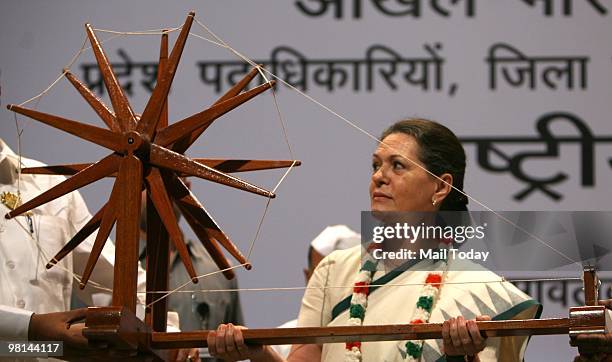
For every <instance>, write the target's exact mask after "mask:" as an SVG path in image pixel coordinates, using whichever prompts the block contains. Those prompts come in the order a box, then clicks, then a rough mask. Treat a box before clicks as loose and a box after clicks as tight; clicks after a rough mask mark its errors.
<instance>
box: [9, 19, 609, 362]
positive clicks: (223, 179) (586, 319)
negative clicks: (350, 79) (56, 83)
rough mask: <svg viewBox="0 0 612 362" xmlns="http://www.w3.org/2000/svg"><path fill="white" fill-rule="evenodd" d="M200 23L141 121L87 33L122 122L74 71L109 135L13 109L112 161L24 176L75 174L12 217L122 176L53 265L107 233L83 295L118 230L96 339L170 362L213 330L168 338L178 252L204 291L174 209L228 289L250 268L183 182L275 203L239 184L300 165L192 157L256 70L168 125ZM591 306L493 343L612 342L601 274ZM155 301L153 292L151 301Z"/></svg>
mask: <svg viewBox="0 0 612 362" xmlns="http://www.w3.org/2000/svg"><path fill="white" fill-rule="evenodd" d="M193 19H194V13H190V14H189V15H188V16H187V20H186V21H185V24H184V25H183V26H182V29H181V32H180V34H179V36H178V38H177V41H176V43H175V45H174V47H173V49H172V52H171V53H170V55H169V56H168V54H167V53H168V37H167V34H164V35H162V44H161V51H160V59H159V67H158V81H157V85H156V87H155V89H154V91H153V93H152V95H151V97H150V99H149V101H148V103H147V105H146V107H145V109H144V111H143V113H142V116H140V117H139V116H137V115H136V114H135V113H134V112H133V110H132V108H131V106H130V104H129V102H128V100H127V98H126V96H125V94H124V93H123V90H122V89H121V87H120V85H119V83H118V81H117V79H116V76H115V74H114V73H113V70H112V68H111V66H110V64H109V62H108V59H107V58H106V55H105V54H104V51H103V49H102V47H101V46H100V42H99V41H98V39H97V37H96V35H95V33H94V31H93V29H92V28H91V26H89V25H86V30H87V35H88V37H89V40H90V42H91V45H92V48H93V51H94V54H95V57H96V60H97V62H98V65H99V67H100V71H101V73H102V76H103V79H104V83H105V85H106V88H107V89H108V92H109V96H110V99H111V102H112V108H113V111H111V110H109V109H108V108H107V107H106V106H105V105H104V104H103V103H102V101H100V100H99V99H98V98H97V97H96V96H95V95H94V94H93V93H92V92H91V91H90V90H89V89H87V88H86V87H85V86H84V85H83V84H82V83H81V82H80V81H79V80H78V79H77V78H76V77H75V76H74V75H73V74H71V73H70V72H69V71H65V75H66V77H67V78H68V80H69V81H70V82H71V83H72V84H73V85H74V87H75V88H76V89H77V90H78V91H79V93H80V94H81V95H82V96H83V98H84V99H85V100H86V101H87V102H88V103H89V104H90V105H91V106H92V108H93V109H94V110H95V112H96V113H97V114H98V115H99V116H100V118H101V119H102V120H103V121H104V123H105V124H106V125H107V127H108V129H103V128H99V127H95V126H91V125H88V124H84V123H80V122H76V121H72V120H69V119H65V118H61V117H59V116H55V115H51V114H47V113H42V112H39V111H35V110H32V109H27V108H23V107H21V106H16V105H9V106H8V108H9V109H10V110H12V111H14V112H17V113H20V114H23V115H25V116H28V117H31V118H33V119H36V120H38V121H40V122H42V123H45V124H48V125H50V126H52V127H55V128H58V129H60V130H62V131H65V132H68V133H71V134H73V135H75V136H77V137H79V138H82V139H85V140H87V141H90V142H93V143H95V144H98V145H100V146H103V147H105V148H108V149H110V150H111V153H110V154H109V155H108V156H107V157H105V158H103V159H101V160H100V161H98V162H96V163H92V164H71V165H61V166H47V167H37V168H30V169H24V170H23V172H24V173H38V174H41V173H45V174H62V175H73V176H72V177H70V178H69V179H67V180H66V181H64V182H62V183H60V184H58V185H57V186H55V187H53V188H51V189H50V190H48V191H46V192H44V193H43V194H41V195H39V196H38V197H35V198H34V199H32V200H30V201H28V202H26V203H24V204H23V205H21V206H19V207H17V208H16V209H15V210H13V211H11V212H10V213H8V214H7V215H6V217H7V218H13V217H15V216H18V215H20V214H23V213H24V212H27V211H28V210H31V209H33V208H35V207H37V206H40V205H42V204H45V203H47V202H49V201H51V200H54V199H56V198H58V197H61V196H62V195H65V194H67V193H69V192H72V191H74V190H77V189H79V188H81V187H83V186H86V185H88V184H90V183H92V182H95V181H97V180H100V179H101V178H104V177H116V180H115V183H114V186H113V189H112V192H111V194H110V197H109V200H108V202H107V203H106V204H105V205H104V206H103V207H102V208H101V209H100V210H99V211H98V212H97V213H96V214H95V215H94V216H93V217H92V219H91V220H90V221H89V222H88V223H87V224H86V225H85V226H84V227H83V228H82V229H81V230H79V231H78V233H77V234H76V235H75V236H74V237H73V238H72V240H70V241H69V242H68V243H67V244H66V245H65V246H64V247H63V248H62V250H60V251H59V252H58V253H57V255H55V257H54V258H53V259H52V260H51V261H50V262H49V264H48V265H47V267H48V268H51V267H53V265H55V264H56V263H57V262H58V261H60V260H61V259H62V258H64V257H65V256H66V255H67V254H68V253H69V252H70V251H72V250H74V248H76V247H77V246H78V245H79V243H81V242H82V241H83V240H84V239H85V238H86V237H87V236H89V235H91V234H92V233H93V232H94V231H95V230H97V229H99V230H98V234H97V237H96V240H95V243H94V246H93V249H92V252H91V255H90V257H89V260H88V262H87V265H86V267H85V270H84V272H83V278H82V280H81V281H80V287H81V288H83V287H85V285H86V284H87V281H88V280H89V277H90V275H91V272H92V270H93V268H94V266H95V264H96V261H97V259H98V257H99V255H100V253H101V251H102V248H103V246H104V242H105V240H106V239H107V238H108V236H109V234H110V232H111V230H112V228H113V226H114V224H115V223H117V233H116V258H115V270H114V285H113V300H112V306H111V307H106V308H90V309H89V312H88V316H87V320H86V326H87V328H86V329H85V331H84V334H85V336H86V337H87V338H88V339H89V340H90V341H103V342H104V343H106V344H108V345H109V347H110V348H112V349H115V350H117V349H119V350H128V351H135V350H139V351H142V352H147V353H154V354H155V355H156V356H157V357H159V358H162V359H163V358H166V356H165V354H164V352H163V351H160V349H169V348H182V347H196V346H205V345H206V336H207V331H195V332H183V333H167V332H165V330H166V324H165V323H166V322H165V321H166V313H167V305H166V300H165V299H164V298H163V297H162V296H161V295H160V294H159V293H155V292H159V291H165V290H167V289H168V255H169V254H168V251H169V240H171V241H172V243H173V244H174V246H175V248H176V250H177V251H178V254H179V256H180V258H181V260H182V262H183V264H184V266H185V268H186V270H187V272H188V274H189V276H190V277H191V279H192V281H193V282H194V283H196V282H197V281H198V280H197V276H196V273H195V271H194V268H193V265H192V263H191V260H190V258H189V254H188V252H187V248H186V245H185V242H184V240H183V236H182V234H181V232H180V230H179V228H178V224H177V221H176V215H175V214H174V211H173V208H172V204H173V203H174V204H176V205H177V206H178V208H179V209H180V210H181V212H182V213H183V215H184V216H185V219H186V220H187V222H188V223H189V225H190V226H191V227H192V229H193V230H194V232H195V233H196V235H197V236H198V238H199V239H200V241H201V242H202V243H203V245H204V246H205V247H206V249H207V250H208V252H209V253H210V255H211V257H212V258H213V260H214V261H215V263H216V264H217V266H218V267H219V268H220V269H221V270H223V273H224V275H225V276H226V277H227V278H232V277H233V272H232V271H231V270H230V269H229V268H230V263H229V261H228V260H227V259H226V258H225V256H224V254H223V252H222V251H221V247H220V246H223V247H224V248H225V249H226V250H227V251H228V252H229V253H230V254H231V255H232V256H233V257H234V258H235V259H236V260H237V261H238V262H239V263H240V264H242V265H244V266H245V267H246V268H247V269H249V268H250V264H249V263H248V261H247V260H246V258H245V257H244V256H243V255H242V254H241V252H240V251H239V250H238V248H237V247H236V246H235V245H234V244H233V243H232V242H231V241H230V240H229V238H228V237H227V236H226V235H225V234H224V233H223V231H222V230H221V229H220V228H219V226H218V225H217V224H216V223H215V221H214V220H213V219H212V217H211V216H210V215H209V213H208V212H207V211H206V210H205V209H204V207H203V206H202V205H201V204H200V203H199V201H198V200H197V199H196V197H195V196H194V195H193V194H192V193H191V192H190V191H189V189H188V188H187V186H186V185H185V183H184V182H183V181H182V180H181V179H180V178H181V177H183V176H196V177H199V178H203V179H206V180H209V181H212V182H216V183H220V184H223V185H227V186H230V187H234V188H237V189H240V190H244V191H248V192H251V193H255V194H258V195H261V196H265V197H268V198H273V197H274V194H273V193H272V192H270V191H267V190H264V189H262V188H260V187H257V186H255V185H252V184H250V183H248V182H246V181H243V180H241V179H239V178H237V177H234V176H230V175H228V173H232V172H239V171H253V170H264V169H272V168H281V167H290V166H293V165H299V161H292V160H280V161H278V160H229V159H227V160H218V159H200V158H198V159H192V158H189V157H186V156H184V152H185V151H186V150H187V149H188V148H189V147H190V146H191V145H192V144H193V142H194V141H195V140H196V139H197V138H198V137H199V136H200V135H201V134H202V133H203V132H204V131H205V130H206V129H207V127H208V126H210V125H211V124H212V122H213V121H214V120H215V119H217V118H218V117H220V116H222V115H223V114H225V113H227V112H228V111H230V110H232V109H234V108H236V107H238V106H240V105H241V104H243V103H245V102H247V101H248V100H250V99H251V98H253V97H255V96H257V95H259V94H261V93H262V92H264V91H265V90H267V89H269V88H271V87H272V86H273V82H267V83H264V84H262V85H260V86H257V87H255V88H252V89H250V90H247V91H243V90H244V89H245V88H246V86H247V85H248V83H249V82H250V81H251V80H252V79H253V78H254V77H255V76H256V75H257V73H258V69H257V68H255V69H253V70H252V71H251V72H250V73H249V74H247V75H246V76H245V77H244V78H243V79H242V80H241V81H240V82H239V83H238V84H236V85H235V86H234V87H233V88H231V89H230V90H229V91H228V92H227V93H225V94H224V95H223V96H222V97H221V98H220V99H219V100H217V102H215V103H214V104H213V105H212V106H210V107H209V108H207V109H205V110H203V111H202V112H199V113H197V114H194V115H192V116H190V117H187V118H185V119H183V120H181V121H178V122H176V123H173V124H171V125H169V124H168V109H167V96H168V92H169V90H170V86H171V84H172V80H173V78H174V74H175V72H176V69H177V66H178V63H179V60H180V57H181V54H182V51H183V48H184V46H185V43H186V40H187V36H188V34H189V29H190V27H191V24H192V22H193ZM143 190H146V192H147V204H148V207H147V221H148V222H147V227H148V230H147V292H149V293H147V305H152V307H150V308H148V309H147V310H146V318H145V322H142V321H140V320H139V319H138V318H136V317H135V314H134V312H135V307H136V284H137V281H136V275H137V263H138V241H139V240H138V239H139V230H138V220H139V210H140V202H141V201H140V199H141V192H142V191H143ZM584 282H585V297H586V298H585V300H586V301H587V302H586V304H587V305H588V306H586V307H576V308H572V310H571V313H570V317H569V318H553V319H546V320H516V321H487V322H478V326H479V328H480V330H481V331H482V333H483V334H484V335H486V336H492V337H493V336H507V335H532V334H565V333H570V334H572V333H579V332H595V333H601V332H604V331H606V330H609V328H610V324H611V321H610V320H606V318H608V319H609V318H610V316H609V315H610V312H606V311H605V308H604V307H598V306H595V304H596V300H597V278H596V275H595V273H594V272H593V271H592V270H586V271H585V274H584ZM151 292H152V293H151ZM244 337H245V341H246V342H247V343H265V344H286V343H331V342H346V341H380V340H393V339H427V338H441V324H435V323H432V324H422V325H387V326H363V327H323V328H294V329H260V330H246V331H244Z"/></svg>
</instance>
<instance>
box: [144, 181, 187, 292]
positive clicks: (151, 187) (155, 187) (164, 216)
mask: <svg viewBox="0 0 612 362" xmlns="http://www.w3.org/2000/svg"><path fill="white" fill-rule="evenodd" d="M146 184H147V191H148V195H149V197H150V198H151V201H153V205H154V206H155V209H156V210H157V213H158V215H159V216H160V218H161V221H162V223H163V224H164V226H165V228H166V231H167V232H168V234H169V236H170V240H172V242H173V243H174V247H175V248H176V250H177V251H178V254H179V256H180V258H181V261H182V262H183V265H184V266H185V269H186V270H187V274H188V275H189V277H190V278H191V281H192V282H194V283H197V282H198V278H197V275H196V272H195V269H194V268H193V264H192V263H191V258H190V257H189V251H187V245H186V244H185V240H184V239H183V233H182V232H181V230H180V229H179V226H178V223H177V218H176V215H175V214H174V209H173V208H172V202H171V201H170V197H169V196H168V192H167V191H166V187H165V186H164V181H163V180H162V177H161V174H160V172H159V170H158V169H152V170H151V172H150V173H149V174H148V175H147V176H146Z"/></svg>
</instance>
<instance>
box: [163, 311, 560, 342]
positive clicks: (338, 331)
mask: <svg viewBox="0 0 612 362" xmlns="http://www.w3.org/2000/svg"><path fill="white" fill-rule="evenodd" d="M476 324H477V325H478V328H479V329H480V331H481V333H482V335H483V336H486V337H502V336H526V335H552V334H568V333H569V327H570V320H569V318H550V319H524V320H505V321H484V322H476ZM208 332H209V331H192V332H154V333H153V334H152V336H151V337H152V339H151V343H152V348H186V347H206V346H207V343H206V337H207V336H208ZM242 334H243V336H244V340H245V342H246V343H247V344H267V345H276V344H322V343H343V342H351V341H361V342H373V341H394V340H416V339H440V338H442V323H427V324H413V325H404V324H398V325H381V326H361V327H308V328H268V329H245V330H243V331H242Z"/></svg>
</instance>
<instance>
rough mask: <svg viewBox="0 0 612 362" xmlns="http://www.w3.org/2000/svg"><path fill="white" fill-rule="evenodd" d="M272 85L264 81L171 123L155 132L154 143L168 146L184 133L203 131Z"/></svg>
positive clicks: (272, 84)
mask: <svg viewBox="0 0 612 362" xmlns="http://www.w3.org/2000/svg"><path fill="white" fill-rule="evenodd" d="M273 86H274V82H273V81H271V82H268V83H264V84H262V85H260V86H258V87H255V88H253V89H251V90H249V91H246V92H244V93H241V94H239V95H237V96H235V97H232V98H230V99H228V100H226V101H223V102H221V103H219V104H216V105H213V106H211V107H210V108H208V109H205V110H204V111H202V112H200V113H197V114H194V115H193V116H190V117H187V118H185V119H183V120H181V121H178V122H176V123H173V124H172V125H170V126H168V127H166V128H164V129H163V130H160V131H159V132H158V133H157V136H156V137H155V143H156V144H158V145H160V146H164V147H168V146H169V145H171V144H173V143H174V142H176V141H178V140H180V139H181V138H183V137H184V135H185V134H189V133H191V132H194V131H199V132H203V131H204V130H205V129H206V128H207V127H208V126H210V125H211V124H212V122H214V121H215V120H216V119H217V118H219V117H221V116H222V115H224V114H225V113H227V112H229V111H231V110H232V109H234V108H236V107H238V106H240V105H242V104H243V103H245V102H247V101H249V100H251V99H252V98H253V97H255V96H257V95H259V94H261V93H262V92H264V91H266V90H268V89H270V88H272V87H273Z"/></svg>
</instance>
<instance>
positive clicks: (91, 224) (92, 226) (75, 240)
mask: <svg viewBox="0 0 612 362" xmlns="http://www.w3.org/2000/svg"><path fill="white" fill-rule="evenodd" d="M107 206H108V202H107V203H106V204H105V205H104V206H102V208H100V210H98V212H97V213H96V214H95V215H94V216H92V217H91V219H89V221H88V222H87V224H85V225H84V226H83V227H82V228H81V230H79V231H78V232H77V233H76V234H74V236H73V237H72V239H70V241H68V243H66V245H64V247H63V248H62V249H61V250H60V251H59V252H58V253H57V254H55V256H54V257H53V258H52V259H51V260H49V262H48V263H47V269H51V268H52V267H53V266H54V265H55V264H57V263H59V262H60V261H61V260H62V259H63V258H64V257H65V256H66V255H68V253H70V252H71V251H72V250H74V249H75V248H76V247H77V246H79V245H80V244H81V243H82V242H83V241H84V240H85V239H87V237H88V236H89V235H91V234H92V233H93V232H94V231H96V230H98V228H99V227H100V223H101V222H102V216H103V215H104V209H105V208H106V207H107Z"/></svg>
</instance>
